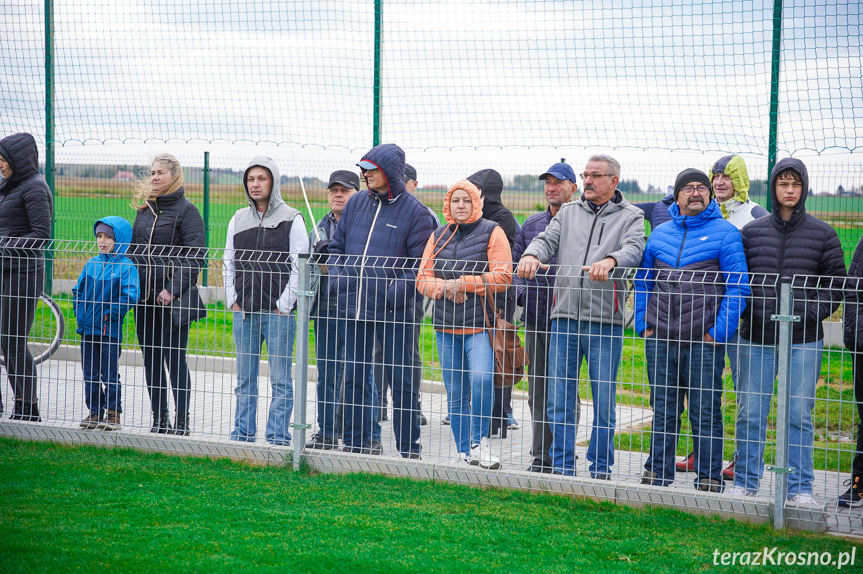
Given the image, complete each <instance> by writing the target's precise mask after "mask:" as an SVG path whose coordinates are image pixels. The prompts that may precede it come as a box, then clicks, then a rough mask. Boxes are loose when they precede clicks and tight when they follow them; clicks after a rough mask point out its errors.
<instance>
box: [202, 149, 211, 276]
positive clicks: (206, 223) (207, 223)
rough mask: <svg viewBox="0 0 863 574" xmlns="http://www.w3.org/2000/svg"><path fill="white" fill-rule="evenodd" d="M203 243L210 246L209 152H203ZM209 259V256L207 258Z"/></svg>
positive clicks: (206, 268) (205, 268)
mask: <svg viewBox="0 0 863 574" xmlns="http://www.w3.org/2000/svg"><path fill="white" fill-rule="evenodd" d="M204 245H205V246H206V248H207V249H209V248H210V152H208V151H205V152H204ZM208 260H209V258H208ZM209 267H210V265H209V264H207V266H206V267H204V277H203V280H202V281H203V284H204V287H206V286H207V285H209V283H210V282H209Z"/></svg>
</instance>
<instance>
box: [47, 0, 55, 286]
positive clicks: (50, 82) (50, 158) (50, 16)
mask: <svg viewBox="0 0 863 574" xmlns="http://www.w3.org/2000/svg"><path fill="white" fill-rule="evenodd" d="M55 169H56V168H55V166H54V0H45V181H46V182H47V183H48V189H50V190H51V198H52V201H51V203H52V204H53V205H54V210H53V213H52V214H51V239H52V241H50V242H49V244H48V249H47V250H46V253H45V292H46V293H48V294H49V295H51V294H53V284H54V281H53V279H54V248H53V245H54V243H53V239H54V227H55V222H56V219H57V218H56V213H57V194H56V193H55V192H54V175H55Z"/></svg>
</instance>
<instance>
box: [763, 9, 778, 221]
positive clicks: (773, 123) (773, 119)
mask: <svg viewBox="0 0 863 574" xmlns="http://www.w3.org/2000/svg"><path fill="white" fill-rule="evenodd" d="M781 55H782V0H773V51H772V57H771V58H770V61H771V67H770V140H769V142H768V144H767V184H768V187H767V205H766V206H765V207H766V209H767V211H768V212H769V211H772V210H773V205H772V203H773V198H772V197H771V193H770V173H771V172H772V171H773V166H774V165H776V147H777V145H776V131H777V128H778V126H779V63H780V60H779V58H780V57H781Z"/></svg>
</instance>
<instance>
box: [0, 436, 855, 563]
mask: <svg viewBox="0 0 863 574" xmlns="http://www.w3.org/2000/svg"><path fill="white" fill-rule="evenodd" d="M0 450H2V452H3V453H4V456H3V457H0V475H2V476H3V477H4V480H3V481H0V493H2V494H3V500H4V501H5V503H4V505H3V506H2V508H0V556H2V557H3V559H2V564H3V568H2V570H4V571H6V572H25V571H26V572H68V571H79V570H87V571H95V572H98V571H113V572H193V571H198V572H226V571H230V572H235V571H238V570H241V569H246V568H248V569H250V570H251V569H254V571H255V572H271V571H278V572H330V571H339V572H368V571H373V572H377V571H396V572H407V571H411V572H413V571H419V570H423V571H431V572H439V571H455V570H456V569H465V568H469V569H470V570H472V571H492V572H576V571H579V572H580V571H590V572H648V571H649V572H654V573H655V572H693V571H701V570H707V569H710V568H714V554H713V553H714V550H717V549H718V550H719V551H720V552H726V551H728V552H734V551H739V552H745V551H752V552H755V551H759V550H761V549H762V548H764V547H768V548H772V547H774V546H776V547H778V549H779V551H787V552H801V551H806V552H819V553H821V552H832V553H834V555H836V554H838V553H839V552H843V551H845V552H847V551H850V550H851V548H852V546H853V544H852V543H851V542H849V541H847V540H842V539H837V538H833V537H828V536H817V535H812V534H805V533H795V532H789V531H782V532H777V531H774V530H773V529H771V528H770V527H769V526H767V525H749V524H743V523H739V522H736V521H725V520H720V519H715V518H705V517H697V516H691V515H688V514H685V513H682V512H679V511H675V510H669V509H658V508H650V509H645V510H639V509H632V508H626V507H621V506H616V505H613V504H610V503H595V502H591V501H579V500H573V499H569V498H565V497H562V496H551V495H531V494H528V493H524V492H517V491H504V490H481V489H477V488H469V487H464V486H457V485H450V484H441V483H433V482H429V481H412V480H408V479H396V478H388V477H383V476H376V475H365V474H351V475H346V476H339V475H318V474H316V473H312V472H309V471H308V470H306V471H305V472H301V473H294V472H292V471H291V470H289V469H287V468H278V467H264V468H260V467H252V466H247V465H244V464H239V463H232V462H230V461H227V460H210V459H201V458H181V457H176V456H167V455H160V454H150V453H141V452H138V451H135V450H131V449H119V448H117V449H106V448H98V447H88V446H75V447H69V446H61V445H57V444H52V443H39V442H26V441H19V440H15V439H9V438H0ZM861 550H863V549H858V551H857V554H858V556H857V558H858V560H859V559H860V557H861ZM792 570H793V568H792ZM831 570H835V568H833V569H831ZM764 571H766V572H772V571H776V572H778V571H788V567H787V566H784V567H779V566H778V567H774V568H771V567H768V568H765V569H764ZM807 571H813V570H812V569H811V568H807Z"/></svg>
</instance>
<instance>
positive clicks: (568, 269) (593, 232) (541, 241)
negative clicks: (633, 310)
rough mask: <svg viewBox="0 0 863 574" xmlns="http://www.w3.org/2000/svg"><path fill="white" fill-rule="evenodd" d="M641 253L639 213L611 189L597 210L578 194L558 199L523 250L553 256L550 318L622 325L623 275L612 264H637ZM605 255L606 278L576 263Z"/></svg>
mask: <svg viewBox="0 0 863 574" xmlns="http://www.w3.org/2000/svg"><path fill="white" fill-rule="evenodd" d="M643 252H644V213H643V212H642V211H641V210H640V209H639V208H637V207H635V206H634V205H632V204H631V203H629V202H628V201H627V200H626V199H624V197H623V195H621V194H620V191H618V190H615V192H614V197H613V198H612V199H611V200H610V201H609V202H608V203H606V204H605V205H604V206H602V207H601V208H600V210H599V212H598V213H594V212H593V209H592V208H591V207H590V205H589V201H588V200H586V199H585V198H584V195H582V196H581V197H580V198H579V199H577V200H575V201H572V202H570V203H565V204H563V206H561V208H560V211H558V213H557V215H555V216H554V218H553V219H552V220H551V223H549V224H548V227H547V228H546V230H545V231H543V232H542V233H540V234H539V235H537V236H536V237H535V238H534V239H533V241H531V243H530V245H529V246H528V248H527V249H525V251H524V255H525V256H527V255H533V256H534V257H536V258H537V259H539V260H540V261H542V262H543V263H548V262H549V261H550V260H551V258H552V257H554V256H555V255H557V279H556V281H555V285H554V304H553V306H552V309H551V318H552V319H575V320H578V321H595V322H598V323H612V324H615V325H623V323H624V320H625V314H626V313H625V304H626V297H627V295H628V285H627V283H628V279H626V277H624V273H623V272H622V271H620V270H618V269H619V268H621V267H638V265H639V264H640V263H641V256H642V253H643ZM606 257H614V259H615V260H616V261H617V268H615V270H614V271H612V273H611V274H610V279H609V280H608V281H602V282H594V281H591V280H590V278H589V277H588V276H587V272H586V271H582V270H581V268H582V267H583V266H589V265H591V264H593V263H596V262H597V261H601V260H603V259H605V258H606Z"/></svg>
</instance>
